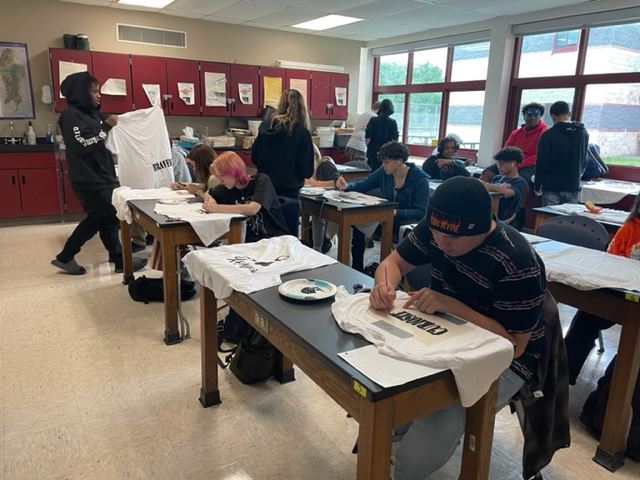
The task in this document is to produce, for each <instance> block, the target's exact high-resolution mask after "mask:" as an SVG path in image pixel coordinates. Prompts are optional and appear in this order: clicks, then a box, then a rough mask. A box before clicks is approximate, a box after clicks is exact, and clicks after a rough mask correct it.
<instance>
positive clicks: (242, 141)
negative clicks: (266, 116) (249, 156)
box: [236, 135, 256, 148]
mask: <svg viewBox="0 0 640 480" xmlns="http://www.w3.org/2000/svg"><path fill="white" fill-rule="evenodd" d="M255 139H256V137H254V136H253V135H243V136H241V137H236V147H239V148H251V147H252V146H253V142H254V141H255Z"/></svg>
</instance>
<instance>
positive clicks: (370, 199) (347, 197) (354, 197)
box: [324, 190, 385, 205]
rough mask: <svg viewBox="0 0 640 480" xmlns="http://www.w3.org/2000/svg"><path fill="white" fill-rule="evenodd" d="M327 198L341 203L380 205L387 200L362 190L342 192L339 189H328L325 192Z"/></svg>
mask: <svg viewBox="0 0 640 480" xmlns="http://www.w3.org/2000/svg"><path fill="white" fill-rule="evenodd" d="M324 196H325V198H328V199H329V200H331V201H334V202H339V203H349V204H352V205H378V204H379V203H382V202H384V201H385V200H384V199H382V198H380V197H374V196H373V195H367V194H366V193H360V192H340V191H339V190H327V191H326V192H324Z"/></svg>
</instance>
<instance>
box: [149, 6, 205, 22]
mask: <svg viewBox="0 0 640 480" xmlns="http://www.w3.org/2000/svg"><path fill="white" fill-rule="evenodd" d="M158 13H162V14H163V15H170V16H172V17H182V18H193V19H196V20H197V19H200V18H202V17H204V14H202V13H190V12H175V11H172V10H167V9H166V8H163V9H162V10H160V12H158Z"/></svg>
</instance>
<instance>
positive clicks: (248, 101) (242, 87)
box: [229, 64, 261, 117]
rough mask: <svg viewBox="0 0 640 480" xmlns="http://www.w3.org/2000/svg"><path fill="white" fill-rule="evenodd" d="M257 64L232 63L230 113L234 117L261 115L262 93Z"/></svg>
mask: <svg viewBox="0 0 640 480" xmlns="http://www.w3.org/2000/svg"><path fill="white" fill-rule="evenodd" d="M258 78H259V67H258V66H257V65H237V64H232V65H231V87H230V93H229V95H230V100H231V103H230V107H231V110H230V113H231V115H232V116H234V117H259V116H260V112H261V108H260V93H259V91H258V90H259V87H260V83H259V82H258Z"/></svg>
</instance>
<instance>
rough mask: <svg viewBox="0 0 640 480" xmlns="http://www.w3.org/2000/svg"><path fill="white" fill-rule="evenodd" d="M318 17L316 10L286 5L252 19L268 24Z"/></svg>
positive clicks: (300, 21)
mask: <svg viewBox="0 0 640 480" xmlns="http://www.w3.org/2000/svg"><path fill="white" fill-rule="evenodd" d="M314 18H318V13H317V12H312V11H309V10H308V9H302V8H298V7H288V8H285V9H284V10H280V11H278V12H275V13H270V14H268V15H263V16H261V17H257V18H255V19H254V21H255V22H260V23H266V24H268V25H283V26H284V25H286V26H290V25H295V24H297V23H302V22H306V21H307V20H313V19H314Z"/></svg>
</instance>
